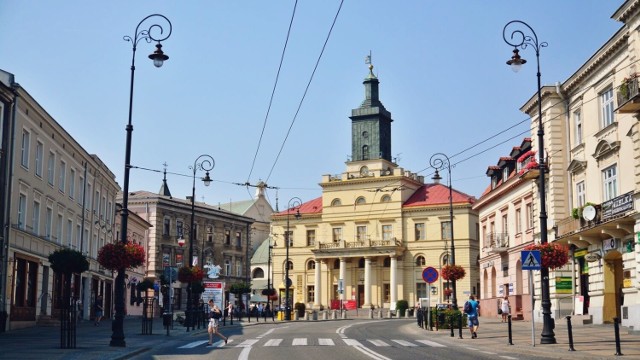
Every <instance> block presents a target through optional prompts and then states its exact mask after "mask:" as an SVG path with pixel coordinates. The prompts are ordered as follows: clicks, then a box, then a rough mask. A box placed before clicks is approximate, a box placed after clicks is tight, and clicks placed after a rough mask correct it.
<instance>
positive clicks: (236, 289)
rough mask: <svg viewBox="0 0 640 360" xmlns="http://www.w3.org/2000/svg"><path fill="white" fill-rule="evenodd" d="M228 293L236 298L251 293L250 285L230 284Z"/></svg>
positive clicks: (243, 283)
mask: <svg viewBox="0 0 640 360" xmlns="http://www.w3.org/2000/svg"><path fill="white" fill-rule="evenodd" d="M229 292H230V293H232V294H236V295H237V296H238V297H239V296H240V295H242V294H248V293H250V292H251V283H245V282H239V283H235V284H231V287H230V288H229Z"/></svg>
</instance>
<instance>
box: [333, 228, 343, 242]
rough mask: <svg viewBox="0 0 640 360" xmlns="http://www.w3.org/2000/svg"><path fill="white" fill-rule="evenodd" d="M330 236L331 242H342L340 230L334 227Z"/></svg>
mask: <svg viewBox="0 0 640 360" xmlns="http://www.w3.org/2000/svg"><path fill="white" fill-rule="evenodd" d="M331 236H332V240H333V242H338V241H340V240H342V228H340V227H334V228H333V229H332V233H331Z"/></svg>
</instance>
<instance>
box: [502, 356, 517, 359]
mask: <svg viewBox="0 0 640 360" xmlns="http://www.w3.org/2000/svg"><path fill="white" fill-rule="evenodd" d="M500 357H501V358H503V359H509V360H518V358H514V357H511V356H505V355H503V356H500Z"/></svg>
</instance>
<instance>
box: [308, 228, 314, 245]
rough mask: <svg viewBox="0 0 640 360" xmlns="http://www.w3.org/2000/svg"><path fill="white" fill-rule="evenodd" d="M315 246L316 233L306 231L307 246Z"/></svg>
mask: <svg viewBox="0 0 640 360" xmlns="http://www.w3.org/2000/svg"><path fill="white" fill-rule="evenodd" d="M315 244H316V231H315V230H307V246H315Z"/></svg>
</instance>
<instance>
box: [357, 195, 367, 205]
mask: <svg viewBox="0 0 640 360" xmlns="http://www.w3.org/2000/svg"><path fill="white" fill-rule="evenodd" d="M366 203H367V200H365V199H364V196H360V197H359V198H357V199H356V205H363V204H366Z"/></svg>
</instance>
